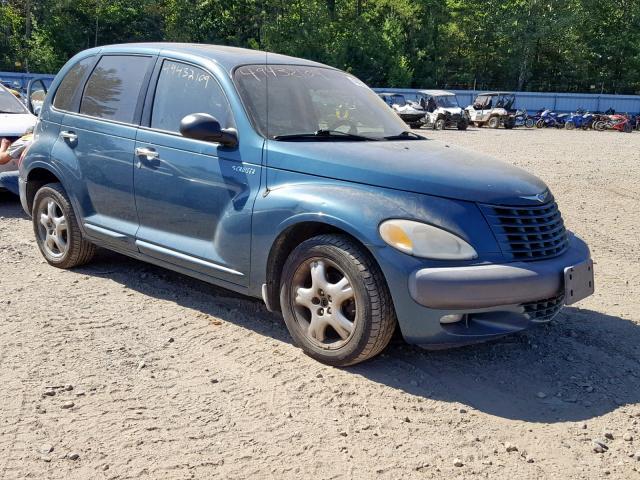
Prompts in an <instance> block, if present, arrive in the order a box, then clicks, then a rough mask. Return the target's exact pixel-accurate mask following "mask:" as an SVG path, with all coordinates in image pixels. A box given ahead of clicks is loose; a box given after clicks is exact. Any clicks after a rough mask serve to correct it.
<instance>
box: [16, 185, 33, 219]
mask: <svg viewBox="0 0 640 480" xmlns="http://www.w3.org/2000/svg"><path fill="white" fill-rule="evenodd" d="M18 189H19V190H20V203H21V204H22V209H23V210H24V211H25V213H26V214H27V215H29V216H31V212H30V211H29V206H28V205H27V182H26V181H24V180H23V179H22V176H20V178H19V179H18Z"/></svg>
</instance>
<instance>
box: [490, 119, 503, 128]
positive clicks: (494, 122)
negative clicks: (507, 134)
mask: <svg viewBox="0 0 640 480" xmlns="http://www.w3.org/2000/svg"><path fill="white" fill-rule="evenodd" d="M488 126H489V128H498V127H499V126H500V118H498V117H491V118H490V119H489V123H488Z"/></svg>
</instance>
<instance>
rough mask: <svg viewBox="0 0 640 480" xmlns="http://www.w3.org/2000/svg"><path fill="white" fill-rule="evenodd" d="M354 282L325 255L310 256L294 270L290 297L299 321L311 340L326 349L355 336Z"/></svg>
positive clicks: (332, 348) (335, 346) (330, 348)
mask: <svg viewBox="0 0 640 480" xmlns="http://www.w3.org/2000/svg"><path fill="white" fill-rule="evenodd" d="M351 283H352V282H351V281H350V280H349V278H348V277H347V276H346V274H345V273H344V272H343V271H342V270H341V269H340V268H339V267H338V266H337V265H336V264H335V263H334V262H333V261H331V260H329V259H326V258H311V259H309V260H307V261H305V262H304V263H302V264H301V265H300V266H299V267H298V269H297V270H296V272H295V274H294V277H293V282H292V285H291V288H292V292H291V299H292V302H293V307H294V308H293V310H294V312H295V319H296V322H297V325H298V327H299V328H300V330H301V332H302V333H303V334H304V335H305V336H306V337H307V339H308V340H309V341H311V342H312V343H314V344H316V345H317V346H319V347H321V348H323V349H327V350H334V349H338V348H340V347H342V346H344V345H345V344H346V343H347V342H348V341H349V340H350V339H351V337H352V336H353V333H354V331H355V323H356V318H357V317H356V299H355V295H354V290H353V288H352V286H351Z"/></svg>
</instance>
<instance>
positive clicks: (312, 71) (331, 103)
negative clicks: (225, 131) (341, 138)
mask: <svg viewBox="0 0 640 480" xmlns="http://www.w3.org/2000/svg"><path fill="white" fill-rule="evenodd" d="M234 79H235V83H236V85H237V87H238V91H239V93H240V96H241V97H242V101H243V103H244V105H245V107H246V109H247V111H248V113H249V115H250V117H251V119H252V121H253V123H254V125H255V127H256V129H257V130H258V131H259V132H260V133H261V134H262V135H263V136H265V137H267V138H274V137H282V136H287V135H296V134H306V133H314V132H318V131H327V130H328V131H338V132H343V133H345V134H350V135H361V136H363V137H369V138H374V139H381V138H384V137H390V136H394V135H400V134H401V133H402V132H404V131H405V130H407V125H406V124H405V123H404V122H403V121H402V120H400V118H399V117H398V116H397V115H396V113H394V112H393V110H391V109H390V108H389V107H388V106H387V105H386V104H385V102H384V101H383V100H382V99H380V98H379V97H378V95H376V94H375V93H374V92H373V91H372V90H371V89H369V87H367V86H366V85H365V84H364V83H362V82H361V81H360V80H358V79H357V78H355V77H353V76H351V75H349V74H346V73H344V72H341V71H338V70H332V69H329V68H322V67H310V66H298V65H245V66H242V67H239V68H237V69H236V71H235V73H234Z"/></svg>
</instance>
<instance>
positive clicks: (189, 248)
mask: <svg viewBox="0 0 640 480" xmlns="http://www.w3.org/2000/svg"><path fill="white" fill-rule="evenodd" d="M152 91H153V88H150V92H149V95H151V94H152ZM191 113H208V114H210V115H213V116H214V117H216V119H218V121H219V122H220V124H221V125H222V127H223V128H230V127H233V126H234V119H233V114H232V112H231V108H230V106H229V103H228V101H227V98H226V96H225V94H224V92H223V90H222V88H221V87H220V85H219V83H218V82H217V81H216V79H215V77H214V76H213V75H212V74H210V73H209V72H207V71H205V70H203V69H201V68H198V67H196V66H193V65H187V64H184V63H180V62H177V61H173V60H168V59H165V60H164V61H163V63H162V65H161V66H160V67H159V74H158V80H157V85H156V86H155V90H154V91H153V102H152V107H151V112H150V115H149V125H148V127H147V128H141V129H140V130H139V132H138V136H137V139H136V168H135V169H134V184H135V196H136V206H137V212H138V219H139V222H140V228H139V230H138V233H137V241H136V244H137V246H138V249H139V250H140V251H141V252H142V253H144V254H146V255H149V256H152V257H154V258H158V259H161V260H163V261H165V262H169V263H172V264H174V265H177V266H179V267H182V268H186V269H189V270H192V271H194V272H198V273H201V274H205V275H208V276H211V277H216V278H218V279H221V280H224V281H228V282H231V283H234V284H237V285H244V286H246V285H248V273H249V267H250V264H249V259H250V248H251V243H250V242H251V212H252V209H253V202H254V199H255V196H256V194H257V192H258V189H259V187H260V171H261V155H262V152H261V148H251V147H250V146H247V145H245V146H244V147H243V145H242V139H241V141H240V145H239V146H237V147H233V148H228V147H225V146H222V145H220V144H217V143H210V142H204V141H199V140H193V139H189V138H185V137H182V136H181V135H180V133H179V126H180V121H181V120H182V118H183V117H185V116H186V115H189V114H191Z"/></svg>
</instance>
